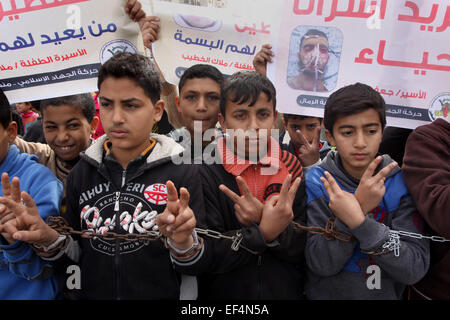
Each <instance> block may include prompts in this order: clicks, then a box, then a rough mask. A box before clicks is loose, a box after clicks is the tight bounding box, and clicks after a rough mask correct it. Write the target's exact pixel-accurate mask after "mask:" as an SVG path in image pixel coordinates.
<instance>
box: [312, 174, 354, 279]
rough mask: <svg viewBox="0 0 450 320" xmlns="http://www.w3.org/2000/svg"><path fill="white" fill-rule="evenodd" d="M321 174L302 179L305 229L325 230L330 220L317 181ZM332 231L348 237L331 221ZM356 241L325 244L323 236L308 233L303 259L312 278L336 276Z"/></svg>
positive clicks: (339, 225)
mask: <svg viewBox="0 0 450 320" xmlns="http://www.w3.org/2000/svg"><path fill="white" fill-rule="evenodd" d="M320 176H321V173H320V172H319V169H318V168H317V167H315V168H312V169H311V170H310V171H309V172H308V173H307V175H306V192H307V196H308V200H307V205H306V216H307V219H306V221H307V226H308V227H321V228H325V227H326V225H327V222H328V219H329V218H332V217H334V215H333V213H332V212H331V210H330V208H329V206H328V203H329V199H328V196H327V193H326V191H325V189H324V187H323V185H322V182H321V181H320V179H319V178H320ZM334 229H335V231H338V232H343V233H346V234H350V230H349V229H348V228H347V226H346V225H345V224H344V223H342V222H341V221H340V220H338V219H336V220H335V225H334ZM356 244H357V241H356V240H354V239H352V240H350V241H348V242H344V241H342V240H338V239H336V238H333V239H331V240H327V239H326V237H325V236H324V235H323V234H313V233H309V234H308V238H307V241H306V250H305V258H306V264H307V266H308V269H309V270H310V271H311V272H313V273H314V274H316V275H318V276H322V277H329V276H333V275H335V274H338V273H339V272H340V271H341V270H342V269H343V268H344V267H345V265H346V264H347V262H348V260H349V259H350V258H351V257H352V255H353V252H354V250H355V247H356Z"/></svg>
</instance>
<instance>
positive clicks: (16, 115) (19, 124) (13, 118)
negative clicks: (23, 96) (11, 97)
mask: <svg viewBox="0 0 450 320" xmlns="http://www.w3.org/2000/svg"><path fill="white" fill-rule="evenodd" d="M10 110H11V121H14V122H15V123H17V134H18V135H19V136H21V137H23V136H24V134H25V128H24V126H23V121H22V117H21V116H20V114H19V113H18V112H17V111H16V110H13V109H12V108H10Z"/></svg>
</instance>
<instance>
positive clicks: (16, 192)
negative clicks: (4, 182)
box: [11, 177, 21, 202]
mask: <svg viewBox="0 0 450 320" xmlns="http://www.w3.org/2000/svg"><path fill="white" fill-rule="evenodd" d="M11 199H13V200H14V201H16V202H20V200H21V197H20V182H19V178H17V177H14V178H13V179H12V184H11Z"/></svg>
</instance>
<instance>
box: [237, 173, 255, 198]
mask: <svg viewBox="0 0 450 320" xmlns="http://www.w3.org/2000/svg"><path fill="white" fill-rule="evenodd" d="M236 182H237V184H238V186H239V190H241V194H242V195H243V196H245V197H249V196H250V197H253V194H252V192H251V191H250V189H249V187H248V185H247V183H245V180H244V178H242V177H241V176H237V177H236Z"/></svg>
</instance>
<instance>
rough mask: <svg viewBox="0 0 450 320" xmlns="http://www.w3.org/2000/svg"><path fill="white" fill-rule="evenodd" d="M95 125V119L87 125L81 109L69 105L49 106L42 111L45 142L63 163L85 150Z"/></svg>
mask: <svg viewBox="0 0 450 320" xmlns="http://www.w3.org/2000/svg"><path fill="white" fill-rule="evenodd" d="M97 124H98V118H97V117H94V119H93V120H92V122H91V123H89V121H88V120H87V119H86V117H85V116H84V114H83V111H82V110H81V108H77V107H73V106H70V105H60V106H51V105H49V106H47V107H45V108H44V109H43V110H42V126H43V129H44V135H45V140H47V143H48V145H49V146H50V148H52V149H53V151H55V153H56V155H57V156H58V157H59V158H60V159H62V160H65V161H70V160H74V159H76V158H77V157H78V156H79V154H80V152H82V151H84V150H86V149H87V147H88V146H89V138H90V137H91V135H92V134H94V132H95V129H96V128H97Z"/></svg>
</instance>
